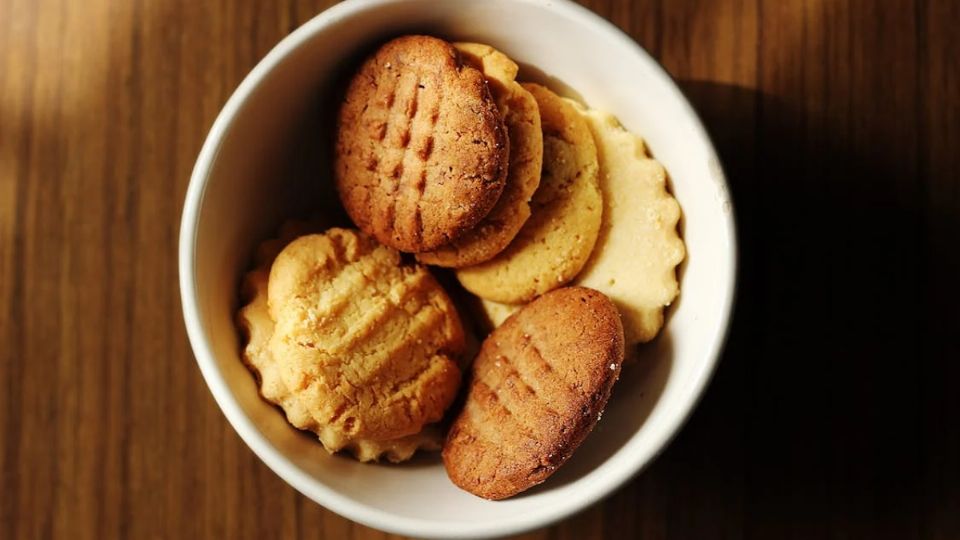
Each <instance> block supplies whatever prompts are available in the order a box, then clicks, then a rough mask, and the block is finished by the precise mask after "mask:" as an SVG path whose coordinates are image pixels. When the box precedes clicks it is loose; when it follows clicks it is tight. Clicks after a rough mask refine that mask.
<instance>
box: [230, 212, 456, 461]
mask: <svg viewBox="0 0 960 540" xmlns="http://www.w3.org/2000/svg"><path fill="white" fill-rule="evenodd" d="M275 247H276V242H273V243H270V244H268V245H266V246H265V248H264V249H263V250H262V252H263V253H264V254H265V255H266V256H269V252H270V251H272V250H274V249H275ZM267 264H269V262H267ZM269 268H270V270H269V271H268V270H267V267H261V268H259V269H257V270H255V271H253V272H251V273H250V274H248V276H247V279H246V291H245V292H246V294H245V296H246V297H247V298H250V299H251V300H250V302H249V303H248V304H247V305H246V306H245V307H244V308H243V309H242V310H241V312H240V315H239V318H240V321H241V326H242V327H243V328H244V329H245V331H246V333H247V335H248V342H247V345H246V346H245V348H244V359H245V361H246V362H247V363H248V364H249V365H250V366H251V367H252V368H253V369H254V371H255V372H256V373H257V375H258V378H259V380H260V392H261V394H262V395H263V397H264V398H265V399H267V400H268V401H271V402H273V403H275V404H277V405H279V406H280V407H281V408H282V409H283V410H284V412H285V413H286V415H287V419H288V421H289V422H290V423H291V424H292V425H294V426H295V427H298V428H300V429H306V430H310V431H313V432H315V433H317V435H318V436H319V438H320V441H321V442H322V443H323V445H324V447H325V448H327V450H329V451H331V452H334V451H337V450H341V449H347V450H350V451H352V452H353V453H354V454H355V455H356V456H357V458H358V459H360V460H362V461H367V460H373V459H378V458H379V457H380V456H381V455H385V456H386V458H387V459H389V460H391V461H402V460H405V459H408V458H409V457H410V456H411V455H412V454H413V453H414V451H415V450H416V449H418V448H437V447H438V446H439V445H438V441H439V439H440V435H439V429H437V428H436V427H430V426H428V424H430V423H433V422H437V421H439V420H440V419H441V417H442V415H443V412H444V410H445V409H446V408H447V407H448V406H449V405H450V403H451V402H452V400H453V398H454V396H455V394H456V391H457V387H458V385H459V380H460V371H459V368H458V367H457V365H456V363H455V359H456V356H457V355H458V354H459V353H460V351H461V350H462V348H463V330H462V327H461V324H460V320H459V317H458V316H457V313H456V311H455V309H454V307H453V304H452V303H451V302H450V299H449V298H448V297H447V295H446V294H445V293H444V291H443V290H442V289H441V288H440V286H439V284H437V282H436V281H435V280H434V279H433V277H432V276H431V275H430V274H429V272H428V271H427V270H426V269H425V268H423V267H419V266H403V265H401V261H400V256H399V253H397V252H396V251H394V250H392V249H390V248H387V247H384V246H380V245H378V244H377V243H376V242H375V241H374V240H373V239H372V238H369V237H367V236H366V235H363V234H362V233H359V232H357V231H350V230H344V229H331V230H329V231H327V232H326V233H325V234H322V235H318V234H313V235H307V236H302V237H300V238H298V239H296V240H294V241H293V242H291V243H290V244H289V245H287V246H286V247H284V248H283V251H281V252H280V254H279V255H278V256H277V257H276V260H275V261H273V263H272V266H270V267H269Z"/></svg>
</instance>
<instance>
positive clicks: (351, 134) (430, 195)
mask: <svg viewBox="0 0 960 540" xmlns="http://www.w3.org/2000/svg"><path fill="white" fill-rule="evenodd" d="M335 154H336V155H335V159H334V161H335V164H334V172H335V177H336V184H337V190H338V192H339V194H340V200H341V202H342V203H343V206H344V208H345V209H346V211H347V214H349V216H350V218H351V219H352V220H353V222H354V223H356V225H357V226H358V227H359V228H360V229H362V230H363V231H364V232H366V233H368V234H370V235H372V236H373V237H375V238H376V239H377V240H379V241H380V242H381V243H382V244H384V245H386V246H390V247H393V248H396V249H398V250H400V251H406V252H410V253H418V252H423V251H430V250H433V249H436V248H438V247H440V246H442V245H444V244H448V243H450V242H452V241H454V240H456V239H458V238H459V237H460V236H461V235H463V234H464V233H465V232H466V231H468V230H470V229H472V228H473V227H474V226H476V225H477V223H479V222H480V220H482V219H483V218H484V217H486V215H487V214H489V213H490V211H491V210H492V209H493V207H494V205H495V204H496V203H497V200H498V199H499V197H500V194H501V192H502V191H503V187H504V185H505V183H506V175H507V165H508V160H509V150H508V144H507V133H506V129H505V128H504V125H503V119H502V118H501V116H500V111H499V109H497V104H496V102H495V101H494V99H493V96H492V95H491V93H490V89H489V88H488V86H487V82H486V80H485V79H484V77H483V74H482V73H480V71H479V70H477V69H475V68H473V67H470V66H468V65H465V64H464V63H463V62H462V61H461V60H460V58H459V56H458V54H457V51H456V49H454V48H453V46H452V45H450V44H449V43H447V42H445V41H442V40H440V39H437V38H433V37H429V36H404V37H400V38H397V39H394V40H392V41H390V42H388V43H386V44H385V45H383V46H382V47H380V49H379V50H377V51H376V53H374V54H373V55H372V56H371V57H370V58H368V59H367V60H366V61H365V62H364V63H363V65H362V66H361V68H360V70H359V72H358V73H357V74H356V75H355V76H354V77H353V79H352V80H351V82H350V85H349V87H348V89H347V92H346V95H345V99H344V102H343V105H342V106H341V109H340V114H339V119H338V127H337V144H336V152H335Z"/></svg>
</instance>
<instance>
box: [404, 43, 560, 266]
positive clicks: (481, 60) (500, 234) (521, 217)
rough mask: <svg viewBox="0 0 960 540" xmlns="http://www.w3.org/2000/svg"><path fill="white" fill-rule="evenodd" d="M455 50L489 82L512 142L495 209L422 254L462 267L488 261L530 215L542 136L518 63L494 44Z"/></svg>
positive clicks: (463, 45)
mask: <svg viewBox="0 0 960 540" xmlns="http://www.w3.org/2000/svg"><path fill="white" fill-rule="evenodd" d="M454 46H455V47H456V48H457V50H458V51H459V52H460V53H461V56H462V57H463V58H464V59H465V60H466V61H467V62H468V63H469V64H471V65H473V66H475V67H477V69H480V70H482V71H483V74H484V75H485V76H486V77H487V80H488V81H489V82H490V88H491V90H492V92H493V97H494V99H495V100H496V102H497V107H499V109H500V114H501V116H503V122H504V124H505V125H506V128H507V133H508V135H509V140H510V166H509V167H508V169H507V184H506V186H505V187H504V188H503V194H501V195H500V200H498V201H497V204H496V206H494V207H493V210H491V211H490V213H489V214H488V215H487V217H485V218H484V219H483V220H482V221H481V222H480V223H479V224H478V225H477V226H476V227H474V228H473V229H471V230H469V231H467V232H466V233H464V235H463V236H461V237H460V238H459V239H458V240H455V241H454V242H452V243H450V244H447V245H444V246H441V247H440V248H438V249H436V250H434V251H428V252H425V253H419V254H417V259H418V260H419V261H420V262H423V263H427V264H433V265H437V266H446V267H452V268H459V267H463V266H470V265H473V264H478V263H481V262H483V261H486V260H489V259H491V258H493V257H494V256H495V255H496V254H497V253H500V252H501V251H503V250H504V248H506V247H507V245H508V244H510V241H511V240H513V238H514V237H515V236H516V235H517V233H518V232H519V231H520V228H521V227H523V224H524V223H525V222H526V221H527V218H529V217H530V197H531V196H533V193H534V192H535V191H536V190H537V186H538V185H540V168H541V165H542V164H543V133H542V132H541V131H540V109H539V108H538V107H537V101H536V100H535V99H534V98H533V95H532V94H531V93H530V92H528V91H526V90H525V89H524V88H523V86H521V85H520V83H518V82H516V77H517V71H518V68H517V64H515V63H514V62H513V60H510V58H508V57H507V56H506V55H505V54H503V53H501V52H500V51H498V50H496V49H494V48H493V47H490V46H489V45H481V44H479V43H454Z"/></svg>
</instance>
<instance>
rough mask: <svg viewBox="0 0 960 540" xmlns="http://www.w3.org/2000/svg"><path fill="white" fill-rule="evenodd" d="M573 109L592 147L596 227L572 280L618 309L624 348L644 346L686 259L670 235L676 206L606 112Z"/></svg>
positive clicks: (656, 171)
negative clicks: (599, 198)
mask: <svg viewBox="0 0 960 540" xmlns="http://www.w3.org/2000/svg"><path fill="white" fill-rule="evenodd" d="M578 107H579V105H578ZM580 111H581V112H582V114H583V115H584V118H586V120H587V124H588V125H589V126H590V131H591V133H592V134H593V137H594V140H595V141H596V143H597V153H598V156H599V163H600V184H601V186H600V187H601V191H602V193H603V224H602V225H601V227H600V235H599V237H598V239H597V245H596V247H595V248H594V250H593V254H592V255H591V256H590V260H589V261H587V264H586V266H584V268H583V271H582V272H580V274H579V275H578V276H577V279H576V280H575V281H574V282H575V283H576V284H578V285H583V286H585V287H591V288H594V289H597V290H598V291H601V292H603V293H604V294H606V295H607V296H609V297H610V299H611V300H613V302H614V303H615V304H616V305H617V307H618V308H620V313H621V314H622V315H623V328H624V332H625V334H626V340H627V345H635V344H637V343H643V342H647V341H650V340H651V339H653V338H654V337H655V336H656V335H657V333H658V332H659V331H660V327H661V326H663V309H664V307H666V306H668V305H670V303H671V302H673V300H674V298H676V297H677V294H678V293H679V291H680V287H679V284H678V282H677V272H676V267H677V265H678V264H680V263H681V262H682V261H683V258H684V255H685V249H684V245H683V240H682V239H681V238H680V235H679V234H678V233H677V222H678V221H679V220H680V205H679V204H677V200H676V199H674V198H673V196H672V195H670V193H669V192H668V191H667V188H666V176H667V175H666V171H664V169H663V166H662V165H660V163H658V162H657V161H656V160H654V159H651V158H650V157H649V156H648V155H647V151H646V147H645V145H644V143H643V139H641V138H640V137H638V136H636V135H634V134H633V133H630V132H629V131H627V130H626V129H624V127H623V126H622V125H620V122H618V121H617V119H616V118H615V117H614V116H612V115H610V114H608V113H605V112H600V111H596V110H592V109H591V110H586V109H583V108H580Z"/></svg>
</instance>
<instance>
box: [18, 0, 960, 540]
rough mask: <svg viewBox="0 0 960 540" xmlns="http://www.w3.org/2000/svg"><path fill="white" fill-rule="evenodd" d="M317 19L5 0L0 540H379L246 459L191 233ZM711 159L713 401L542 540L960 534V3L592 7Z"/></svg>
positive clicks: (269, 7) (163, 5) (227, 6)
mask: <svg viewBox="0 0 960 540" xmlns="http://www.w3.org/2000/svg"><path fill="white" fill-rule="evenodd" d="M325 4H326V2H312V1H306V0H303V1H295V0H283V1H276V2H273V1H269V2H268V1H263V0H261V1H226V0H221V1H216V2H214V1H210V2H206V1H201V2H192V1H187V0H163V1H161V0H156V1H138V0H132V1H125V0H113V1H110V0H95V1H91V2H65V1H53V0H43V1H33V0H0V473H2V486H0V487H2V489H0V538H47V537H58V538H114V537H126V538H267V537H295V536H303V537H319V538H331V539H333V538H381V537H384V535H383V534H382V533H380V532H377V531H373V530H371V529H367V528H365V527H362V526H359V525H355V524H351V523H350V522H348V521H347V520H345V519H342V518H340V517H338V516H336V515H334V514H332V513H331V512H328V511H326V510H324V509H323V508H321V507H320V506H318V505H316V504H314V503H312V502H310V501H309V500H307V499H306V498H304V497H302V496H300V495H298V494H297V493H296V492H295V491H294V490H292V489H291V488H289V487H288V486H286V485H285V484H284V483H283V482H282V481H281V480H279V478H277V477H276V476H274V474H273V473H271V472H270V471H269V470H268V469H267V468H266V467H265V466H264V465H262V464H261V463H260V462H259V461H258V460H257V458H256V457H255V456H254V455H253V454H252V453H251V452H250V451H249V450H248V449H247V448H246V447H245V446H244V445H243V443H242V442H241V441H240V439H239V438H238V437H237V435H236V434H235V433H234V432H233V431H232V430H231V428H230V427H229V425H228V424H227V422H226V420H225V419H224V417H223V416H222V414H221V413H220V411H219V410H218V409H217V407H216V405H215V404H214V402H213V399H212V398H211V396H210V394H209V393H208V391H207V389H206V387H205V386H204V383H203V381H202V379H201V377H200V373H199V371H198V369H197V368H196V365H195V363H194V361H193V356H192V353H191V351H190V348H189V346H188V344H187V340H186V337H185V333H184V328H183V322H182V318H181V312H180V304H179V297H178V288H177V273H176V268H177V260H176V247H177V232H178V223H179V214H180V209H181V204H182V200H183V194H184V191H185V189H186V185H187V181H188V177H189V173H190V169H191V167H192V164H193V161H194V159H195V157H196V155H197V152H198V151H199V149H200V145H201V144H202V141H203V138H204V136H205V134H206V131H207V129H208V128H209V127H210V125H211V123H212V122H213V119H214V117H215V115H216V114H217V111H218V110H219V108H220V107H221V106H222V105H223V103H224V102H225V100H226V99H227V97H228V96H229V95H230V93H231V92H232V90H233V89H234V87H235V86H236V85H237V84H238V82H239V81H240V80H241V78H242V77H243V76H244V75H245V74H246V73H247V71H248V70H249V69H250V68H251V67H253V65H254V64H255V63H256V62H257V61H258V60H259V59H260V58H261V57H262V56H263V55H264V54H265V53H266V52H267V51H268V50H269V49H270V48H271V46H272V45H273V44H275V43H276V42H277V41H278V40H279V39H280V38H281V37H282V36H284V35H286V34H287V33H289V32H290V31H291V30H292V29H293V28H295V27H297V26H298V25H299V24H301V23H302V22H304V21H306V20H307V19H309V18H310V17H311V16H313V15H314V14H316V13H317V12H319V11H320V10H321V9H322V8H323V7H324V5H325ZM587 4H589V5H590V7H591V8H592V9H594V10H595V11H597V12H598V13H600V14H601V15H603V16H604V17H607V18H609V19H610V20H612V21H613V22H614V23H616V24H617V25H618V26H620V27H621V28H623V29H624V30H625V31H626V32H628V33H629V34H630V35H631V36H633V38H634V39H636V40H637V41H638V42H639V43H641V44H642V45H643V46H644V47H646V48H647V50H649V51H650V52H651V53H652V54H653V55H655V56H656V57H657V58H658V59H659V60H660V61H661V62H662V63H663V64H664V66H665V67H666V68H667V70H668V71H669V72H670V73H671V74H672V75H673V76H674V77H675V78H676V79H677V80H678V81H679V82H680V84H681V86H682V87H683V89H684V90H685V91H686V93H687V94H688V95H689V96H690V98H691V99H692V101H693V103H694V104H695V106H696V107H697V109H698V110H699V111H700V112H701V113H702V115H703V117H704V118H705V120H706V122H707V124H708V127H709V129H710V130H711V132H712V134H713V135H714V137H715V139H716V141H717V143H718V146H719V149H720V152H721V155H722V158H723V160H724V162H725V165H726V168H727V172H728V175H729V178H730V182H731V184H732V191H733V194H734V197H735V202H736V207H737V214H738V219H739V226H740V236H741V247H742V273H741V278H740V296H739V303H738V306H737V309H736V316H735V320H734V326H733V330H732V335H731V339H730V343H729V347H728V349H727V351H726V354H725V355H724V359H723V362H722V364H721V367H720V370H719V371H718V373H717V376H716V378H715V380H714V382H713V384H712V385H711V387H710V389H709V391H708V393H707V395H706V397H705V399H703V401H702V402H701V404H700V406H699V408H698V409H697V411H696V413H695V414H694V415H693V417H692V418H691V420H690V422H689V423H688V424H687V426H686V427H685V428H684V430H683V431H682V433H681V434H680V435H679V437H677V439H676V440H675V441H674V442H673V443H672V444H671V445H670V447H669V448H668V450H667V451H666V452H665V453H664V454H663V455H662V456H661V457H660V458H659V459H657V461H656V462H655V463H654V464H653V465H652V466H651V467H650V468H649V469H648V470H647V471H646V472H644V473H643V474H642V475H641V476H639V477H638V478H636V479H635V480H633V481H632V482H630V483H629V484H628V485H627V486H626V487H624V488H622V489H620V490H619V491H617V492H616V493H615V494H613V495H612V496H611V497H610V498H608V499H606V500H605V501H603V502H602V503H600V504H597V505H595V506H593V507H591V508H590V509H588V510H586V511H584V512H582V513H581V514H579V515H577V516H575V517H573V518H571V519H569V520H567V521H565V522H563V523H561V524H558V525H556V526H554V527H551V528H549V529H544V530H541V531H536V532H533V533H530V534H528V535H524V538H531V539H541V538H571V539H572V538H577V539H579V538H601V537H609V538H619V537H624V538H627V537H629V538H634V537H636V538H650V539H656V538H692V539H702V538H798V539H807V538H897V539H901V538H930V539H943V540H947V539H951V540H952V539H956V538H960V434H958V433H960V399H958V395H960V391H958V386H960V368H958V364H960V347H958V344H957V343H958V338H960V314H958V306H960V293H958V290H960V288H958V285H957V281H958V280H960V39H958V32H960V3H958V2H956V1H951V0H936V1H935V0H931V1H928V2H923V1H919V0H915V1H908V0H890V1H883V2H876V1H866V0H864V1H848V0H822V1H806V2H803V1H794V0H787V1H785V0H756V1H754V0H751V1H747V0H729V1H728V0H724V1H703V2H693V1H686V0H682V1H668V0H661V1H640V2H614V1H603V0H594V1H590V2H587Z"/></svg>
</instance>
